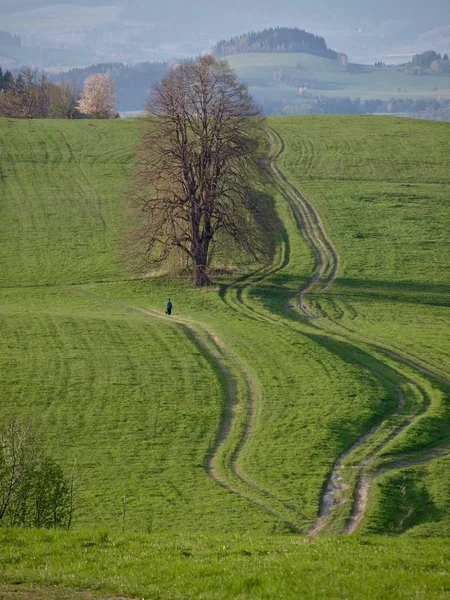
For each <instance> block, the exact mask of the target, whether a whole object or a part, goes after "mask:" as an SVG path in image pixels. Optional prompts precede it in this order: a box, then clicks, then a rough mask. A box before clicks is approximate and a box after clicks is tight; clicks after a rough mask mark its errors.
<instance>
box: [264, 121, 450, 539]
mask: <svg viewBox="0 0 450 600" xmlns="http://www.w3.org/2000/svg"><path fill="white" fill-rule="evenodd" d="M268 135H269V140H270V145H271V147H272V148H273V147H274V144H275V140H274V138H275V139H277V140H278V145H279V150H278V152H277V153H276V154H275V155H274V156H272V158H271V161H270V168H271V170H272V171H273V173H274V176H275V180H278V185H277V188H278V190H279V191H280V192H281V193H282V195H283V196H284V197H285V198H286V200H287V201H288V203H289V204H290V206H291V208H292V211H293V214H294V216H295V220H296V223H297V226H298V228H299V230H300V232H301V233H302V235H303V237H304V238H305V239H306V241H307V243H308V245H309V247H310V248H311V250H312V253H313V256H314V260H315V264H316V269H315V272H314V274H313V276H312V277H311V278H310V280H309V281H308V282H307V283H306V284H305V285H304V286H303V287H302V289H301V290H300V291H299V294H298V306H299V308H300V309H301V310H302V311H303V313H304V314H305V315H306V316H309V317H311V316H313V315H312V310H311V308H310V307H309V306H308V305H305V302H304V296H305V295H306V294H307V293H310V292H311V291H312V290H313V289H314V287H318V288H319V289H318V291H319V292H324V291H326V290H327V289H329V288H330V287H331V285H332V284H333V282H334V280H335V279H336V276H337V273H338V269H339V256H338V253H337V251H336V249H335V248H334V246H333V244H332V242H331V240H330V238H329V237H328V235H327V233H326V230H325V228H324V225H323V222H322V220H321V218H320V216H319V214H318V213H317V211H316V209H315V207H314V206H313V205H312V204H311V203H310V202H309V200H307V198H306V197H305V196H304V195H303V194H302V193H301V192H300V191H299V190H298V189H297V188H296V187H295V186H293V185H292V184H291V183H290V182H289V181H288V179H287V178H286V176H285V175H284V174H283V173H282V172H281V171H280V170H279V169H278V167H277V165H276V161H277V160H278V159H279V158H280V156H281V155H282V154H283V152H284V151H285V148H286V146H285V142H284V140H283V138H282V137H281V135H280V134H279V133H278V132H276V131H275V130H273V129H269V134H268ZM275 183H276V182H275ZM347 329H348V328H347ZM348 331H349V332H350V333H351V334H354V333H355V332H353V331H352V330H350V329H348ZM330 333H331V335H333V333H334V332H330V331H327V334H328V335H329V334H330ZM333 337H334V335H333ZM350 341H352V342H353V343H354V341H355V340H354V336H353V335H352V338H350ZM363 343H366V344H368V345H369V346H370V347H371V349H372V350H375V351H378V352H379V353H381V354H384V355H385V356H388V357H389V358H390V359H392V360H394V361H395V362H398V363H401V364H402V365H404V366H408V367H411V368H412V369H414V370H416V371H419V372H420V373H423V374H425V375H427V376H429V377H432V378H433V379H435V380H437V381H440V382H441V383H445V384H450V383H449V382H448V381H447V380H446V379H445V378H443V377H441V376H438V375H436V374H435V373H433V372H432V371H430V370H428V369H426V368H424V367H421V366H420V365H417V364H416V363H414V362H412V361H410V360H408V359H405V358H403V357H401V356H400V355H398V354H396V353H394V352H392V351H390V350H388V349H386V348H383V347H382V346H380V345H378V344H375V343H373V342H370V341H368V340H363ZM372 374H373V375H374V376H375V377H377V378H378V379H380V380H382V381H384V382H385V383H386V380H385V378H384V377H383V376H381V375H380V374H379V373H377V372H376V371H374V370H372ZM396 377H397V379H398V380H399V381H402V380H403V382H406V383H409V384H410V385H411V386H414V387H415V389H416V390H417V391H418V392H419V393H420V395H421V397H422V398H423V403H422V407H421V409H420V410H419V412H418V413H416V414H414V415H411V416H409V417H408V418H406V419H405V420H404V421H403V422H402V423H401V424H400V425H399V426H397V427H396V428H395V429H394V430H393V431H392V432H391V433H390V434H389V436H388V437H387V438H386V439H384V440H383V441H382V442H380V443H379V444H378V445H377V446H376V447H375V449H373V450H372V451H371V452H370V453H369V454H368V455H367V456H366V457H365V459H364V460H363V461H361V463H360V464H359V466H358V467H357V468H358V469H359V470H360V472H361V473H360V475H359V477H358V481H357V484H356V488H355V500H354V507H353V512H352V516H351V519H350V522H349V524H348V526H347V529H346V533H353V532H354V531H355V529H356V528H357V526H358V525H359V523H360V522H361V520H362V518H363V517H364V514H365V512H366V508H367V503H368V497H369V489H370V484H371V482H372V481H373V479H375V477H377V476H378V475H380V474H381V473H385V472H386V471H388V470H391V469H394V468H398V467H396V466H395V464H394V465H393V466H391V467H385V468H382V469H379V470H378V471H376V472H375V473H371V474H370V473H369V469H370V466H371V464H372V463H373V461H374V460H375V458H376V456H377V454H378V453H379V452H380V451H381V450H383V449H384V448H385V447H386V446H387V445H388V444H389V443H390V442H391V441H393V440H394V439H395V438H397V437H398V436H399V435H400V434H401V433H402V432H403V431H404V430H405V429H406V428H407V427H408V426H409V425H411V424H412V423H413V422H414V421H415V420H416V419H417V417H418V416H419V415H421V414H423V413H424V412H425V411H426V410H427V409H428V407H429V406H430V405H431V400H430V398H429V396H428V394H427V393H426V391H425V390H424V389H423V387H422V386H420V385H418V384H417V383H416V382H415V381H413V380H412V379H410V378H407V377H405V376H404V375H403V374H401V373H400V372H398V371H396ZM388 383H389V382H388ZM395 389H396V394H397V398H398V403H397V409H396V414H399V413H400V412H401V411H402V410H403V408H404V406H405V398H404V395H403V392H402V390H401V388H400V386H399V385H398V384H397V385H395ZM387 418H389V417H387ZM385 422H386V419H383V421H382V422H381V423H380V424H378V425H376V426H374V427H372V429H371V430H370V431H369V432H368V433H366V434H365V435H364V436H362V437H361V438H360V439H359V440H357V441H356V442H355V444H353V446H351V448H349V449H348V450H347V451H346V452H344V453H343V454H342V455H341V456H340V457H339V458H338V460H337V461H336V463H335V465H334V466H333V469H332V473H331V475H330V478H329V480H328V482H327V484H326V485H325V488H324V491H323V493H322V498H321V502H320V510H319V516H318V520H317V522H316V525H315V527H314V528H313V529H312V530H311V531H310V533H311V534H313V535H314V534H316V533H319V532H320V531H321V530H322V529H323V528H324V526H325V524H326V521H327V520H328V518H329V516H330V515H331V512H332V508H333V506H334V505H335V504H336V503H337V501H338V495H339V493H340V492H341V491H342V490H343V489H345V486H346V484H345V483H343V482H342V479H343V477H342V468H343V463H344V460H345V459H346V458H347V457H348V456H350V455H351V454H352V453H353V452H354V451H355V450H357V449H358V448H359V447H360V446H362V445H363V444H364V443H365V442H366V441H368V440H370V439H371V438H372V437H373V436H374V435H375V434H376V433H377V431H378V430H379V429H380V428H381V427H382V426H383V424H384V423H385ZM441 454H442V453H440V454H439V455H441ZM435 457H436V453H433V452H432V453H431V455H430V456H429V457H428V458H427V459H424V460H422V459H420V460H421V461H422V462H420V464H425V463H426V462H428V461H429V460H433V458H435ZM409 464H411V466H412V465H413V464H416V463H415V462H410V463H409Z"/></svg>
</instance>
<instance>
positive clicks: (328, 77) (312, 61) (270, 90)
mask: <svg viewBox="0 0 450 600" xmlns="http://www.w3.org/2000/svg"><path fill="white" fill-rule="evenodd" d="M226 59H227V60H228V62H229V63H230V65H231V66H232V67H233V69H235V70H236V72H237V73H238V75H239V77H240V78H241V79H242V80H243V81H245V82H246V83H247V85H248V86H249V88H250V91H251V93H252V94H254V95H255V96H256V97H257V98H258V99H259V101H260V102H264V101H265V100H267V101H269V100H275V99H278V100H280V99H281V98H283V99H284V100H285V103H286V104H291V103H298V100H299V95H298V89H299V88H300V87H306V88H308V92H309V93H310V94H312V95H314V96H321V95H324V96H335V97H349V98H352V99H356V98H361V99H369V98H380V99H382V100H389V99H391V98H436V97H441V98H450V76H449V75H424V76H416V77H414V76H408V75H405V74H404V73H402V72H401V71H399V70H398V68H397V67H375V66H370V65H356V64H350V65H349V67H348V68H344V67H343V66H342V65H341V64H340V62H339V61H337V60H331V59H329V58H322V57H319V56H312V55H310V54H295V53H273V54H271V53H249V54H236V55H232V56H228V57H226ZM276 74H278V77H277V76H276ZM280 74H281V75H282V78H281V79H280V77H279V75H280Z"/></svg>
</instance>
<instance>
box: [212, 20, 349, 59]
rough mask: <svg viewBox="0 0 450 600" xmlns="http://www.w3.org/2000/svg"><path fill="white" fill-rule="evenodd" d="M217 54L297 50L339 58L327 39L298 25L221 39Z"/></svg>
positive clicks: (214, 52) (214, 49) (215, 52)
mask: <svg viewBox="0 0 450 600" xmlns="http://www.w3.org/2000/svg"><path fill="white" fill-rule="evenodd" d="M212 51H213V54H214V55H215V56H229V55H231V54H243V53H247V52H297V53H305V54H313V55H315V56H323V57H324V58H332V59H337V57H338V55H337V52H335V51H334V50H331V49H330V48H328V46H327V44H326V42H325V39H324V38H323V37H321V36H319V35H315V34H314V33H308V32H307V31H304V30H303V29H298V28H297V27H275V28H274V27H270V28H269V29H264V30H263V31H258V32H254V31H251V32H249V33H245V34H244V35H239V36H236V37H233V38H231V39H230V40H221V41H219V42H217V44H216V45H215V46H214V47H213V49H212Z"/></svg>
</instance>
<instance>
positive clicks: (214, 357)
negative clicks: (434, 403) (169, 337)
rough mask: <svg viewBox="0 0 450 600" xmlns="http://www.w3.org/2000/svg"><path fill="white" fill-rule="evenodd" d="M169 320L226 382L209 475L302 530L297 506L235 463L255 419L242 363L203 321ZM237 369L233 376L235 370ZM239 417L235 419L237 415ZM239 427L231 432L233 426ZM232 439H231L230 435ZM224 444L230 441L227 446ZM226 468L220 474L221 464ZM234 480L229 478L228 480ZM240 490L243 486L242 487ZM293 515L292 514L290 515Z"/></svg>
mask: <svg viewBox="0 0 450 600" xmlns="http://www.w3.org/2000/svg"><path fill="white" fill-rule="evenodd" d="M77 287H78V289H80V291H81V290H82V291H83V293H85V294H87V295H89V296H91V297H95V298H97V299H99V300H103V301H105V300H106V301H108V302H111V303H114V304H117V305H120V306H122V307H126V308H127V309H130V310H131V311H138V312H140V313H142V314H144V315H147V316H149V317H152V318H157V319H160V320H164V321H166V322H167V321H168V317H167V316H166V315H165V314H164V313H162V312H161V311H158V310H155V309H149V308H140V307H138V306H136V305H128V304H126V305H125V304H124V302H123V301H121V300H117V299H113V298H109V297H104V296H101V295H99V294H96V293H94V292H92V291H88V290H86V289H83V288H85V286H84V285H81V286H77ZM170 321H171V322H175V323H177V324H178V325H179V326H180V327H181V328H182V329H183V331H184V333H185V334H186V335H187V336H188V337H189V338H191V339H192V340H193V342H194V343H195V345H196V346H197V347H198V348H199V349H200V351H201V353H202V355H203V356H204V357H205V358H206V360H208V361H209V362H210V364H211V365H213V367H214V368H215V370H216V371H219V372H220V374H221V376H222V380H223V382H224V388H225V405H224V409H223V411H222V417H221V423H220V428H219V433H218V436H217V439H216V442H215V444H214V446H213V448H212V449H211V452H210V453H209V455H208V457H207V459H206V461H205V468H206V471H207V473H208V475H209V476H210V477H211V479H213V480H214V481H215V482H216V483H217V484H219V485H220V486H221V487H223V488H224V489H226V490H227V491H229V492H231V493H233V494H236V495H237V496H239V497H241V498H243V499H245V500H247V501H249V502H251V503H252V504H253V505H255V506H257V507H258V508H260V509H261V510H262V511H264V512H265V513H266V514H268V515H270V516H271V517H273V518H274V519H275V520H276V521H278V522H279V523H281V524H283V525H284V526H285V527H286V528H287V530H288V531H290V532H292V533H301V529H300V528H299V526H298V524H297V523H296V522H295V518H296V517H298V516H302V517H303V515H302V514H301V513H299V511H297V509H296V508H295V507H293V506H291V505H289V504H287V503H284V502H283V501H282V500H280V499H279V498H278V497H277V496H275V495H274V494H272V493H271V492H270V491H269V490H266V489H265V488H263V487H262V486H259V485H258V484H256V483H254V482H252V481H251V480H250V479H249V478H248V477H247V476H246V475H245V474H244V473H243V472H242V471H241V469H240V468H239V466H238V460H239V456H240V454H241V451H242V449H243V448H244V446H245V444H246V443H247V441H248V440H249V439H250V437H251V435H252V433H253V429H254V423H255V419H256V408H257V391H256V389H257V382H256V379H255V378H254V377H253V375H252V374H251V373H250V372H249V371H248V370H247V369H246V367H245V365H244V364H243V363H241V361H240V360H239V359H238V358H236V357H235V356H234V355H233V353H232V352H231V351H230V350H229V349H228V348H227V346H226V345H225V344H224V342H223V341H222V340H221V339H220V338H219V337H218V336H217V335H216V334H215V333H214V332H213V331H212V330H210V329H209V328H208V327H207V326H205V325H204V324H203V323H201V322H199V321H195V320H194V319H190V318H187V317H181V316H176V315H172V316H171V317H170ZM235 373H237V376H236V375H235ZM240 413H243V414H244V418H241V421H242V422H241V423H239V422H238V421H239V417H242V414H240ZM236 427H237V428H239V427H241V431H238V434H237V435H235V431H234V428H236ZM233 437H235V438H236V439H235V440H233V439H232V438H233ZM227 446H230V447H229V448H227ZM221 465H222V468H224V469H225V470H227V469H228V471H229V472H228V473H226V474H224V473H223V472H222V468H221ZM233 480H234V481H233ZM243 490H244V491H243ZM290 517H294V518H290Z"/></svg>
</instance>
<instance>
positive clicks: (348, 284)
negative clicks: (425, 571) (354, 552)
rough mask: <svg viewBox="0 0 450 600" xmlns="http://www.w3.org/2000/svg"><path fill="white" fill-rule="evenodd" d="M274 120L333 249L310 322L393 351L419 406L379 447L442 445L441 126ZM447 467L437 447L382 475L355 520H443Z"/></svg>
mask: <svg viewBox="0 0 450 600" xmlns="http://www.w3.org/2000/svg"><path fill="white" fill-rule="evenodd" d="M272 123H273V125H274V127H275V128H277V129H278V131H279V132H280V133H281V135H282V136H283V137H284V139H285V140H286V144H287V146H286V151H285V153H284V155H283V157H282V159H281V161H280V164H281V166H282V169H283V171H284V173H285V174H286V175H287V177H288V179H289V180H290V181H292V182H294V183H295V185H296V186H297V187H298V188H300V189H301V190H302V192H303V193H304V194H305V195H306V196H307V198H308V199H309V200H311V201H312V202H313V204H314V205H315V206H316V207H317V208H318V211H319V214H320V215H321V217H322V219H323V223H324V226H325V229H326V230H327V232H328V233H329V235H330V237H331V239H332V240H333V241H334V245H335V248H336V251H337V253H338V255H339V269H338V274H337V278H336V279H335V281H334V283H333V286H332V287H331V288H329V289H327V290H326V291H324V292H323V293H321V294H317V295H315V296H314V295H312V301H313V303H314V301H315V302H317V303H318V304H319V305H320V306H321V308H322V310H321V311H320V315H321V318H320V319H319V327H320V328H324V329H326V330H328V331H330V330H332V331H333V332H334V333H335V335H337V336H341V338H342V339H345V340H347V341H348V340H352V341H353V342H356V343H364V342H366V343H369V344H371V345H372V346H371V347H372V349H374V350H377V347H378V349H379V350H381V352H382V356H383V355H384V356H386V353H389V352H390V353H391V354H393V355H394V356H398V355H400V356H401V357H403V360H404V361H406V362H404V363H403V367H402V371H403V373H404V374H405V376H406V377H408V378H413V379H415V380H416V383H417V384H418V385H419V390H418V391H419V392H420V394H421V395H422V396H423V399H424V400H423V401H425V402H426V403H427V404H428V405H429V409H428V410H427V411H426V414H423V415H422V416H421V417H419V418H418V419H417V421H416V422H415V423H412V424H411V425H410V426H408V427H406V428H405V429H404V431H402V432H401V434H400V435H398V436H396V437H395V439H394V440H393V441H392V442H391V443H390V444H389V445H388V446H386V448H384V449H383V450H382V451H381V452H380V457H384V458H385V459H388V458H392V457H395V456H397V457H398V456H399V455H400V454H401V453H402V452H408V453H414V452H420V451H424V450H425V449H428V451H431V453H433V452H436V451H437V449H438V448H441V447H442V446H448V443H449V441H450V438H449V435H448V431H449V425H450V401H449V385H448V381H449V380H450V360H449V359H450V355H449V347H448V326H447V325H448V322H449V314H450V313H449V310H450V309H449V292H450V288H449V283H450V278H449V268H448V266H449V264H450V253H449V247H448V243H447V238H448V224H449V192H450V179H449V174H450V170H449V165H450V163H449V158H448V157H449V150H450V143H449V139H450V138H449V132H450V129H449V126H448V125H447V124H439V123H434V124H430V125H429V124H427V123H425V122H420V121H413V122H408V123H407V122H405V121H402V120H399V121H395V122H392V121H387V120H384V119H373V118H370V117H366V118H356V119H355V118H345V117H343V118H326V117H325V118H318V119H317V118H314V117H313V118H310V119H307V120H305V119H277V120H274V121H272ZM391 364H392V363H391ZM410 367H414V368H410ZM396 368H398V364H397V367H396ZM405 369H406V371H405ZM427 372H430V373H431V374H435V376H434V377H430V376H428V377H427V376H426V375H427ZM446 382H447V383H446ZM430 386H431V387H430ZM425 387H426V388H427V389H425ZM425 462H426V461H425ZM403 466H404V467H406V466H408V465H407V462H406V463H405V464H404V465H403ZM448 468H449V461H448V458H443V459H440V460H438V461H436V463H431V464H430V466H429V467H426V466H420V467H417V468H415V469H407V470H400V471H394V472H391V473H389V474H386V475H382V476H381V477H380V478H379V479H377V481H376V484H375V486H374V492H373V495H372V497H371V505H370V506H371V508H370V510H369V514H368V515H366V519H365V525H364V526H363V528H362V531H378V532H380V531H386V529H388V530H398V528H399V529H400V530H402V529H408V528H409V527H411V526H412V525H417V532H419V531H420V532H422V533H426V532H428V533H439V534H442V533H443V532H444V531H448V527H449V520H448V514H447V509H446V507H447V506H448V502H449V495H448V489H447V486H446V485H445V484H444V482H443V480H442V477H443V473H445V472H447V470H448ZM399 507H402V508H401V509H399ZM408 512H409V513H410V514H409V516H406V515H407V513H408ZM402 514H403V516H401V515H402ZM443 521H445V524H446V525H445V528H443ZM427 522H428V523H429V525H427ZM437 523H440V524H439V525H438V524H437ZM411 531H413V532H414V531H415V530H414V529H413V530H411Z"/></svg>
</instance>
